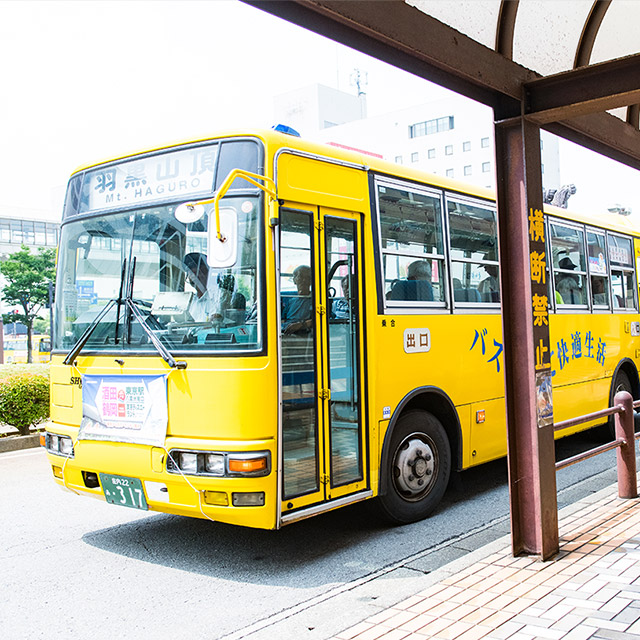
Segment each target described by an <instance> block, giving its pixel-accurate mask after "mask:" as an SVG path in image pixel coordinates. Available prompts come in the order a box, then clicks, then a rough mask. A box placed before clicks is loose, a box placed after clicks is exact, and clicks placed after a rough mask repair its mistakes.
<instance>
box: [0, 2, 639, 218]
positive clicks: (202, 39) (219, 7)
mask: <svg viewBox="0 0 640 640" xmlns="http://www.w3.org/2000/svg"><path fill="white" fill-rule="evenodd" d="M0 60H2V61H3V63H2V65H0V149H1V153H0V211H2V212H3V214H4V213H5V212H6V211H7V209H12V208H15V209H16V210H37V211H38V212H41V213H42V215H43V216H45V217H47V218H51V219H54V220H59V219H60V215H61V207H62V199H63V196H64V188H65V184H66V181H67V179H68V177H69V175H70V174H71V173H72V172H73V171H74V170H75V169H77V168H78V167H79V166H82V165H85V164H90V163H93V162H98V161H101V160H105V159H108V158H109V157H112V156H118V155H122V154H125V153H128V152H133V151H138V150H144V149H147V148H151V147H156V146H159V145H163V144H165V143H169V142H175V141H182V140H188V139H191V138H197V137H200V136H206V135H209V134H213V133H215V132H217V131H219V130H221V129H222V130H224V129H227V128H231V127H254V126H257V127H270V126H272V125H273V124H275V123H274V120H273V98H274V96H276V95H278V94H281V93H286V92H287V91H291V90H294V89H297V88H299V87H303V86H306V85H310V84H314V83H321V84H325V85H328V86H331V87H336V88H339V89H341V90H344V91H353V92H355V88H354V87H353V86H351V85H350V77H351V75H352V73H353V71H354V69H360V70H361V71H362V72H366V73H367V79H368V84H367V87H366V92H367V108H368V113H369V115H370V116H374V115H378V114H382V113H388V112H390V111H393V110H395V109H400V108H404V107H407V106H412V105H416V104H421V103H423V102H427V101H429V100H432V99H437V98H439V97H443V96H444V95H450V93H449V92H447V91H446V90H445V89H442V88H440V87H437V86H435V85H432V84H430V83H428V82H426V81H425V80H422V79H420V78H416V77H414V76H411V75H410V74H408V73H405V72H403V71H400V70H398V69H394V68H393V67H390V66H388V65H386V64H384V63H382V62H379V61H377V60H374V59H372V58H369V57H368V56H365V55H363V54H360V53H358V52H355V51H353V50H350V49H348V48H346V47H344V46H342V45H338V44H336V43H334V42H332V41H330V40H328V39H325V38H322V37H320V36H317V35H315V34H313V33H310V32H308V31H306V30H304V29H302V28H300V27H297V26H295V25H292V24H290V23H287V22H285V21H283V20H280V19H278V18H274V17H272V16H270V15H268V14H266V13H264V12H262V11H260V10H258V9H255V8H253V7H250V6H247V5H244V4H242V3H240V2H237V1H236V0H212V1H207V2H204V1H196V2H192V1H172V0H164V1H155V2H152V1H141V0H138V1H124V0H112V1H107V2H94V1H92V0H85V1H83V2H80V1H71V2H66V1H65V2H62V1H58V0H46V1H44V2H40V1H36V0H33V1H30V2H25V1H23V0H19V1H14V0H3V1H0ZM561 163H562V164H561V173H562V181H563V183H575V184H576V185H577V186H578V191H577V193H576V195H575V196H573V197H572V199H571V201H570V206H571V208H572V209H575V208H576V207H577V206H581V207H585V208H587V209H588V210H590V211H592V210H597V209H600V210H602V208H606V207H607V206H610V205H611V203H620V204H623V205H624V206H627V207H631V208H632V209H633V210H634V214H635V213H637V214H638V216H639V219H640V188H639V187H640V180H639V179H638V172H636V171H634V170H631V169H628V168H627V167H624V166H623V165H618V164H617V163H612V161H609V160H607V159H604V158H599V157H597V156H595V154H592V153H591V152H586V155H585V152H584V151H583V150H581V149H579V148H576V147H575V145H570V144H567V145H562V149H561Z"/></svg>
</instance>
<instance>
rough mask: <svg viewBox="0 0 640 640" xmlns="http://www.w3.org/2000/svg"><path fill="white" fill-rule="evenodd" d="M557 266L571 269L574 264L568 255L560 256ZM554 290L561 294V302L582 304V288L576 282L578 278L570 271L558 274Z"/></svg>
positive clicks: (574, 266)
mask: <svg viewBox="0 0 640 640" xmlns="http://www.w3.org/2000/svg"><path fill="white" fill-rule="evenodd" d="M558 266H559V267H560V268H561V269H566V270H571V271H572V270H573V269H575V268H576V265H575V264H574V263H573V262H572V260H571V258H569V256H565V257H564V258H561V259H560V261H559V262H558ZM556 290H557V292H558V293H559V294H560V295H561V296H562V302H563V303H564V304H584V299H583V296H582V288H581V287H580V283H579V282H578V278H577V277H576V276H574V275H573V274H570V273H560V274H558V279H557V282H556Z"/></svg>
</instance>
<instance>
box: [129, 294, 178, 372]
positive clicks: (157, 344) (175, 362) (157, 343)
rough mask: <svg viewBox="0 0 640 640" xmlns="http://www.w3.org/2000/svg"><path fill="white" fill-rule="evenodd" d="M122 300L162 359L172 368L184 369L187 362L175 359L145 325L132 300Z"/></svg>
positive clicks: (145, 322)
mask: <svg viewBox="0 0 640 640" xmlns="http://www.w3.org/2000/svg"><path fill="white" fill-rule="evenodd" d="M123 302H124V303H125V304H126V306H127V307H128V309H129V311H130V312H131V314H132V315H133V317H134V318H135V319H136V320H137V321H138V322H139V323H140V325H141V326H142V329H143V331H144V332H145V333H146V334H147V336H149V340H151V343H152V344H153V346H154V347H155V348H156V351H157V352H158V353H159V354H160V355H161V356H162V358H163V359H164V361H165V362H166V363H167V364H168V365H169V366H170V367H171V368H172V369H173V368H175V369H186V368H187V363H186V362H185V361H184V360H176V359H175V358H174V357H173V356H172V355H171V353H169V351H168V349H167V348H166V347H165V346H164V345H163V344H162V342H161V341H160V339H159V338H158V336H157V335H156V334H155V333H154V332H153V331H152V330H151V329H150V328H149V327H148V326H147V321H146V320H145V318H144V316H143V315H142V313H140V310H139V309H138V307H137V306H136V304H135V303H134V302H133V300H132V299H131V298H129V297H127V298H125V299H124V300H123Z"/></svg>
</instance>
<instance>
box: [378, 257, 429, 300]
mask: <svg viewBox="0 0 640 640" xmlns="http://www.w3.org/2000/svg"><path fill="white" fill-rule="evenodd" d="M387 300H417V301H421V300H426V301H429V300H433V286H432V284H431V265H430V264H429V263H428V262H427V261H426V260H415V261H414V262H412V263H411V264H410V265H409V267H408V269H407V279H406V280H396V281H395V282H394V283H393V285H392V286H391V290H390V291H389V293H388V294H387Z"/></svg>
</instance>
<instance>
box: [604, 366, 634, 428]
mask: <svg viewBox="0 0 640 640" xmlns="http://www.w3.org/2000/svg"><path fill="white" fill-rule="evenodd" d="M611 390H612V394H611V402H612V403H613V399H614V398H615V396H616V393H618V392H620V391H628V392H629V393H630V394H631V397H633V387H632V386H631V380H629V376H628V375H627V374H626V373H625V372H624V371H622V370H620V371H618V373H616V379H615V380H614V382H613V385H612V386H611ZM634 400H635V398H634ZM615 420H616V419H615V416H610V417H609V424H608V427H609V434H610V435H611V437H612V438H614V439H615V437H616V421H615Z"/></svg>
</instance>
